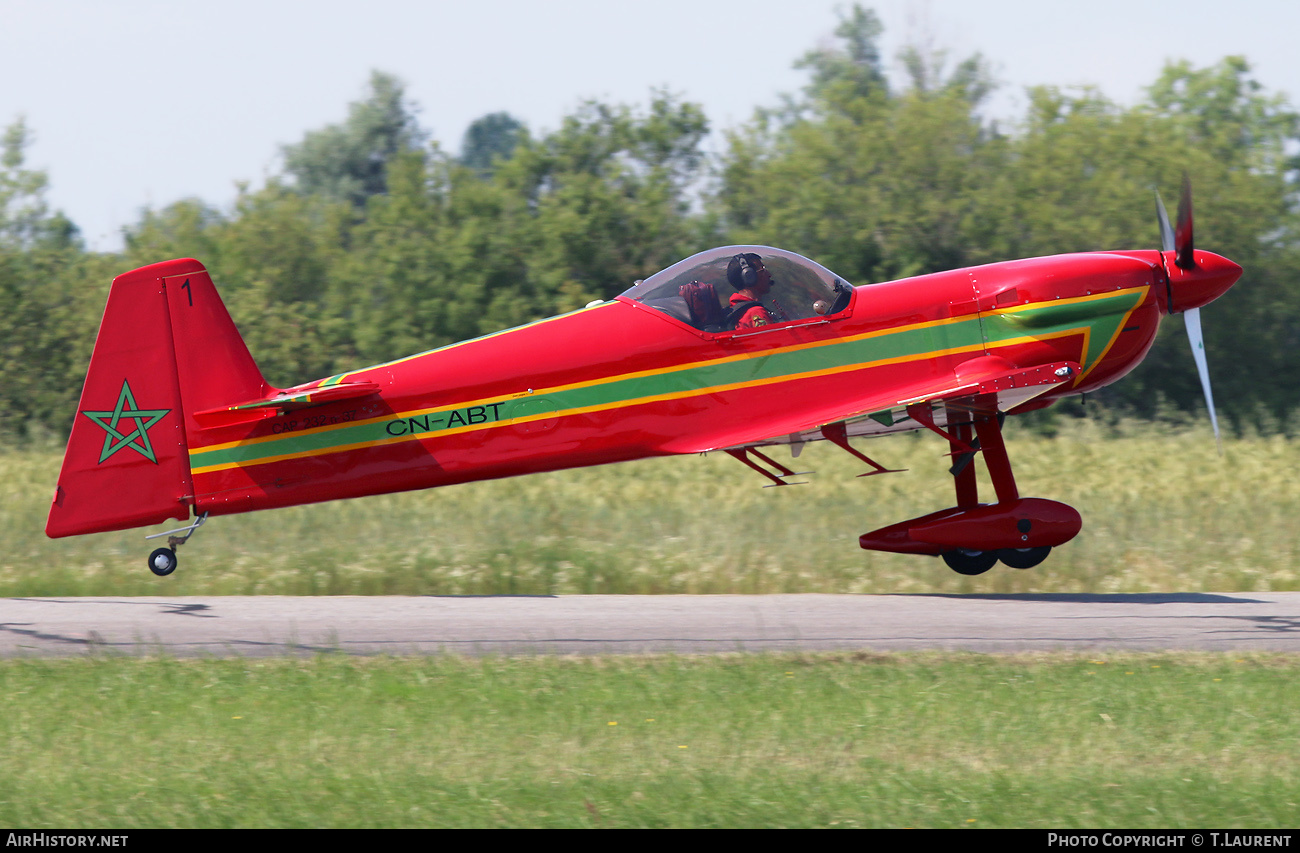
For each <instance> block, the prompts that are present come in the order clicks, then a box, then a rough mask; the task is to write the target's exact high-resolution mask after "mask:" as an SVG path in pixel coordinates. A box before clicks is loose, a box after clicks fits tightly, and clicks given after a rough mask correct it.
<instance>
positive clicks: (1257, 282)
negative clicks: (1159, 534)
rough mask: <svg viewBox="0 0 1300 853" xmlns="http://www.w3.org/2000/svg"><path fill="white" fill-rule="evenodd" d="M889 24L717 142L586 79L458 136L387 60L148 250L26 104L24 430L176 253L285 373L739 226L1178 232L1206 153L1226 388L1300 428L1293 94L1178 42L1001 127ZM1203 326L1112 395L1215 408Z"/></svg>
mask: <svg viewBox="0 0 1300 853" xmlns="http://www.w3.org/2000/svg"><path fill="white" fill-rule="evenodd" d="M880 34H881V27H880V23H879V20H878V19H877V18H876V16H875V14H874V13H873V12H871V11H870V10H868V9H864V8H862V7H860V6H854V7H853V8H852V9H851V10H849V11H848V12H846V13H845V14H844V16H843V18H842V20H841V23H840V26H839V28H838V30H837V31H836V36H837V39H836V41H835V42H834V44H832V45H830V46H825V47H822V48H820V49H817V50H813V51H810V52H809V53H808V54H806V55H805V57H804V58H803V59H802V60H801V61H800V63H799V65H800V67H802V68H804V69H806V70H807V71H808V72H809V82H808V85H807V87H806V88H805V90H804V91H803V92H801V93H798V94H796V95H791V96H787V97H786V98H784V99H783V100H782V102H781V103H779V104H775V105H773V106H771V107H769V108H765V109H760V110H758V111H757V112H756V113H755V115H754V116H753V118H752V119H751V120H750V121H749V122H748V123H746V124H744V125H742V126H740V127H735V128H730V129H726V130H725V131H724V132H723V134H722V144H721V146H720V152H719V153H718V154H716V155H714V156H707V155H706V153H705V149H704V144H705V140H706V137H707V136H708V134H709V131H710V126H709V122H708V119H707V117H706V116H705V115H704V113H703V111H702V110H701V109H700V108H699V107H698V106H696V105H694V104H691V103H689V102H687V101H685V100H683V99H682V98H680V97H679V96H677V95H674V94H672V93H668V92H653V93H651V96H650V98H649V102H648V104H647V105H644V106H628V105H615V104H605V103H598V102H590V103H586V104H583V105H582V106H581V107H580V108H578V109H577V110H576V111H575V112H574V113H573V114H572V115H570V116H567V117H565V118H564V120H563V121H562V122H561V123H560V126H559V127H558V128H556V129H554V130H546V131H539V130H535V129H531V128H528V127H526V126H525V125H524V124H523V123H522V122H520V121H519V120H518V119H516V118H514V117H512V116H510V115H508V114H505V113H489V114H487V115H484V116H483V117H482V118H481V119H479V120H478V121H476V122H474V123H473V125H471V127H470V129H469V130H468V131H467V133H466V134H465V138H464V140H463V141H462V145H461V151H460V153H459V154H458V155H454V154H451V153H449V152H448V151H446V150H444V149H443V148H442V147H441V146H440V145H439V143H438V142H436V141H433V140H431V139H430V138H429V134H428V133H427V132H426V131H424V130H423V129H422V128H421V126H420V124H419V122H418V120H417V108H416V106H415V105H414V104H412V103H411V102H410V101H409V99H408V98H407V97H406V95H405V93H404V90H403V86H402V83H401V81H400V80H398V79H396V78H395V77H393V76H391V75H388V74H384V73H380V72H375V73H374V74H372V76H371V78H370V80H369V83H368V88H367V91H366V93H365V95H364V97H362V98H361V99H360V100H358V101H357V102H356V103H353V104H351V105H350V106H349V107H348V109H347V115H346V117H345V118H344V119H343V120H342V121H341V122H339V123H338V124H334V125H330V126H327V127H324V128H320V129H318V130H313V131H310V132H308V133H307V134H305V135H304V137H303V139H302V140H301V141H299V142H298V143H296V144H292V145H287V146H285V147H284V149H283V151H282V153H283V163H284V166H283V172H282V174H280V175H278V176H275V177H272V178H271V179H270V180H268V181H267V182H266V184H265V185H264V186H262V187H260V188H252V187H245V189H244V190H243V191H242V192H241V194H240V196H239V198H238V200H237V201H236V202H235V204H234V205H233V206H232V207H231V208H230V209H217V208H215V207H213V206H212V205H210V204H207V203H205V202H203V201H202V200H199V199H187V200H183V201H179V202H177V203H175V204H172V205H169V206H167V207H165V208H162V209H160V210H145V211H142V212H141V214H140V216H139V218H138V220H137V221H136V222H135V223H134V224H132V225H131V226H129V227H128V228H127V229H126V247H125V250H124V251H123V252H122V253H121V254H109V253H96V252H91V251H88V250H87V249H86V248H85V247H84V245H83V243H82V242H81V240H80V237H79V235H78V232H77V228H76V226H75V224H74V223H72V222H71V221H69V220H68V219H67V217H65V216H64V215H62V214H61V213H59V212H57V211H51V210H50V209H49V207H48V205H47V204H46V202H45V187H46V176H45V175H44V174H43V173H42V172H40V171H36V170H31V169H27V168H26V167H25V164H24V150H25V148H26V146H27V144H28V142H29V140H30V131H29V129H28V128H27V126H26V125H25V123H24V122H23V120H22V119H21V118H19V119H17V120H15V121H14V122H13V123H11V124H10V125H9V126H8V128H7V129H6V130H5V131H4V134H3V147H2V149H0V375H2V376H3V379H4V381H3V383H0V436H3V438H4V440H6V441H8V442H10V443H13V442H15V441H24V440H27V441H30V440H33V439H37V440H39V439H42V438H45V437H58V436H59V435H61V434H63V433H65V432H66V430H67V429H68V425H69V424H70V422H71V413H72V411H73V409H74V407H75V405H76V400H77V396H78V394H79V392H80V387H81V381H82V377H83V376H84V371H85V366H86V363H87V361H88V358H89V353H90V348H91V346H92V344H93V340H94V334H95V329H96V326H97V323H98V317H99V314H100V311H101V310H102V306H103V304H104V300H105V298H106V296H107V288H108V283H109V281H110V280H111V278H112V276H113V275H115V274H118V273H120V272H123V271H125V270H127V269H130V268H132V267H135V266H140V265H143V264H147V263H153V262H156V261H159V260H163V259H166V258H171V257H184V256H191V257H197V258H199V259H200V260H202V261H203V262H204V263H205V264H206V265H207V266H208V268H209V269H210V270H211V271H212V273H213V276H214V278H215V279H216V281H217V282H218V285H219V286H220V288H221V289H222V293H223V296H224V297H225V299H226V301H227V304H228V306H229V307H230V309H231V312H232V314H233V315H234V317H235V320H236V322H237V323H238V324H239V327H240V329H241V330H242V332H243V333H244V335H245V336H246V337H247V339H248V342H249V346H250V349H251V350H252V352H253V353H254V355H255V357H256V358H257V359H258V361H259V364H260V365H261V366H262V368H263V371H264V372H265V374H266V375H267V378H268V379H269V380H270V381H271V382H273V383H278V384H281V385H290V384H295V383H298V382H302V381H306V380H308V379H312V378H317V377H319V376H323V375H327V374H330V373H333V372H337V371H342V370H347V369H352V368H356V367H360V366H364V365H365V364H370V363H374V362H377V361H382V360H385V359H389V358H393V357H398V356H402V355H407V354H409V353H412V352H416V351H420V350H425V349H430V348H432V347H435V346H438V345H441V344H445V343H449V342H452V341H455V340H459V339H463V338H467V337H471V336H475V335H479V334H482V333H485V332H490V331H494V330H496V329H500V328H503V327H507V326H510V325H515V324H518V323H522V322H526V321H528V320H531V319H534V318H537V317H542V316H547V315H550V314H554V313H559V312H562V311H565V310H569V309H572V308H574V307H577V306H580V305H582V304H584V303H586V302H588V301H590V300H592V299H596V298H609V297H611V296H613V295H615V294H617V293H619V292H621V291H622V290H624V289H626V288H627V287H628V286H630V285H631V283H632V282H633V281H634V280H636V279H638V278H644V277H645V276H647V275H649V274H650V273H652V272H654V271H656V270H657V269H659V268H662V267H664V266H666V265H668V264H670V263H672V262H674V261H676V260H678V259H680V258H682V257H685V256H687V255H689V254H692V253H694V252H696V251H699V250H701V249H704V248H707V247H709V246H712V245H718V244H723V243H729V242H736V243H742V242H744V243H750V242H752V243H763V244H770V245H777V246H781V247H783V248H788V249H791V250H793V251H796V252H800V253H802V254H806V255H808V256H810V257H812V258H815V259H817V260H818V261H820V262H822V263H823V264H825V265H827V266H829V267H830V268H831V269H833V270H835V271H836V272H837V273H839V274H841V275H843V276H845V277H846V278H848V279H849V280H850V281H853V282H854V283H856V284H867V283H870V282H873V281H883V280H888V279H892V278H898V277H901V276H909V275H917V274H921V273H926V272H933V271H936V270H942V269H949V268H953V267H958V266H964V265H969V264H978V263H987V262H992V261H998V260H1004V259H1007V258H1014V257H1023V256H1028V255H1038V254H1053V253H1057V252H1066V251H1087V250H1100V249H1108V248H1144V247H1151V248H1155V247H1156V246H1157V245H1158V232H1157V229H1156V225H1155V216H1154V210H1153V204H1152V196H1153V193H1154V191H1157V190H1160V191H1163V192H1164V195H1165V197H1166V198H1167V199H1169V200H1170V202H1172V200H1173V199H1174V198H1175V197H1176V196H1177V188H1178V185H1179V182H1180V180H1181V176H1182V174H1183V173H1184V172H1187V173H1188V174H1189V175H1190V176H1191V177H1192V180H1193V184H1194V186H1195V193H1196V239H1197V245H1198V246H1201V247H1206V248H1211V249H1213V250H1214V251H1216V252H1219V253H1221V254H1224V255H1226V256H1228V257H1231V258H1233V259H1234V260H1236V261H1238V262H1239V263H1241V264H1242V266H1243V267H1244V268H1245V270H1246V272H1245V275H1244V276H1243V279H1242V281H1241V283H1240V284H1239V285H1238V286H1237V287H1236V288H1235V289H1234V290H1233V292H1232V293H1231V294H1230V295H1229V297H1228V298H1225V299H1223V300H1222V301H1221V302H1219V303H1216V304H1215V305H1214V306H1213V307H1212V308H1211V309H1209V312H1208V314H1207V317H1206V327H1207V328H1206V347H1207V350H1208V351H1209V357H1210V363H1211V366H1212V370H1213V372H1214V374H1215V377H1216V398H1217V400H1218V402H1219V404H1220V406H1221V407H1222V409H1223V414H1224V415H1225V416H1226V418H1227V420H1228V421H1229V422H1230V424H1232V425H1233V426H1234V427H1235V428H1236V429H1238V430H1241V429H1249V430H1252V431H1264V432H1272V431H1279V430H1282V431H1284V429H1285V427H1284V425H1285V423H1286V419H1287V418H1288V416H1289V415H1290V414H1291V412H1292V410H1293V408H1294V406H1295V401H1296V400H1297V399H1300V395H1298V394H1297V392H1298V391H1300V379H1298V378H1297V377H1296V375H1295V372H1294V371H1291V370H1289V369H1288V368H1289V367H1290V366H1291V362H1292V360H1293V359H1292V357H1291V354H1292V353H1293V352H1294V351H1295V349H1296V346H1297V344H1300V297H1298V296H1297V295H1296V292H1295V288H1294V287H1293V286H1292V285H1291V283H1292V282H1293V281H1294V280H1295V279H1296V276H1297V273H1298V272H1300V243H1298V242H1297V210H1298V206H1297V195H1296V177H1297V168H1298V166H1300V162H1298V161H1297V157H1296V154H1295V152H1296V151H1297V150H1298V149H1300V115H1298V114H1297V113H1296V112H1295V111H1294V110H1293V109H1292V107H1291V105H1290V104H1289V103H1288V102H1287V100H1286V99H1285V97H1284V96H1283V95H1281V94H1277V93H1270V92H1267V91H1264V90H1263V89H1262V88H1261V86H1260V85H1259V83H1258V82H1256V81H1255V79H1254V78H1253V76H1252V74H1251V69H1250V65H1249V63H1248V62H1247V61H1246V59H1244V58H1241V57H1231V58H1228V59H1225V60H1223V61H1222V62H1220V63H1218V64H1217V65H1214V66H1211V67H1208V68H1196V67H1193V66H1191V65H1189V64H1188V63H1186V62H1173V63H1170V64H1169V65H1167V66H1166V68H1165V69H1164V70H1163V72H1162V73H1161V74H1160V76H1159V78H1158V79H1156V80H1155V81H1153V83H1152V85H1151V86H1150V87H1149V89H1148V90H1147V93H1146V96H1145V97H1144V98H1143V100H1142V101H1141V102H1139V103H1137V104H1134V105H1132V106H1128V107H1124V106H1120V105H1118V104H1115V103H1113V102H1111V101H1109V100H1108V99H1106V98H1105V97H1104V96H1103V95H1102V94H1101V93H1100V92H1097V91H1095V90H1088V89H1083V90H1077V91H1061V90H1059V89H1056V88H1052V87H1041V88H1036V89H1033V90H1031V96H1030V106H1029V107H1028V109H1027V112H1026V114H1025V115H1024V116H1023V117H1021V118H1020V119H1019V120H1018V121H1017V122H1015V123H1014V124H1013V125H1011V126H1001V125H999V124H998V123H996V122H993V121H990V120H988V119H986V118H985V117H984V116H983V114H982V112H981V109H982V105H983V103H984V100H985V98H986V96H987V95H988V93H989V92H990V91H991V90H992V88H993V82H992V79H991V77H990V75H989V72H988V70H987V69H988V64H987V63H986V62H985V60H984V59H983V58H982V57H979V56H973V57H968V58H965V59H963V60H960V61H956V62H950V61H948V57H947V56H945V55H944V54H943V53H941V52H936V51H933V50H929V49H925V48H922V47H911V48H908V49H907V50H905V51H904V53H903V56H902V57H901V59H902V60H903V62H902V66H903V68H904V73H903V74H902V79H891V77H890V76H889V75H888V74H887V73H886V70H885V61H884V58H883V57H882V56H881V54H880V51H879V48H878V42H879V37H880ZM1180 325H1181V322H1180V321H1179V320H1176V319H1175V320H1173V321H1172V322H1170V323H1167V324H1166V325H1165V328H1164V330H1163V331H1162V336H1161V340H1160V341H1158V342H1157V345H1156V347H1155V349H1154V350H1153V351H1152V354H1151V356H1150V357H1149V358H1148V359H1147V361H1146V362H1145V363H1144V364H1143V365H1142V366H1141V367H1139V368H1138V369H1137V370H1136V371H1135V372H1134V374H1133V375H1132V376H1130V377H1129V378H1127V379H1126V380H1125V381H1124V382H1121V383H1119V384H1117V385H1116V386H1115V387H1114V388H1112V389H1107V390H1106V392H1105V393H1104V394H1102V395H1099V396H1100V397H1101V399H1100V400H1099V402H1100V403H1101V404H1102V410H1103V411H1104V412H1106V413H1108V414H1109V415H1111V416H1113V417H1118V416H1120V415H1138V416H1140V417H1144V418H1153V419H1160V420H1169V419H1181V418H1185V417H1186V416H1187V414H1188V413H1191V412H1195V411H1197V410H1198V409H1199V408H1200V407H1201V406H1203V403H1202V402H1201V398H1200V389H1199V384H1198V382H1197V380H1196V376H1195V370H1194V367H1193V366H1192V363H1191V359H1190V358H1188V357H1187V353H1186V344H1185V342H1184V341H1183V339H1182V335H1181V330H1180V329H1179V326H1180ZM1089 405H1090V406H1091V405H1092V404H1091V402H1090V403H1089ZM1057 408H1059V409H1063V410H1064V412H1065V413H1067V414H1068V413H1071V412H1073V413H1076V414H1077V413H1078V411H1079V409H1078V406H1077V405H1075V406H1073V407H1071V406H1069V405H1061V406H1058V407H1057ZM1060 415H1061V413H1060V412H1057V413H1055V415H1053V414H1052V413H1050V412H1049V413H1047V417H1046V418H1044V420H1047V421H1050V420H1051V419H1052V417H1053V416H1055V417H1059V416H1060Z"/></svg>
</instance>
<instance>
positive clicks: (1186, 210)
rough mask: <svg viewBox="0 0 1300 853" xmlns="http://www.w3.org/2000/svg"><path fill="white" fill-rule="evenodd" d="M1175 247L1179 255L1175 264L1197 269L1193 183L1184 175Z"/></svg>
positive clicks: (1186, 268)
mask: <svg viewBox="0 0 1300 853" xmlns="http://www.w3.org/2000/svg"><path fill="white" fill-rule="evenodd" d="M1174 247H1175V251H1177V252H1178V254H1177V255H1176V256H1175V257H1174V263H1175V264H1177V266H1178V268H1179V269H1184V270H1191V269H1196V261H1195V260H1194V259H1193V258H1192V181H1191V179H1190V178H1188V177H1187V175H1183V195H1182V198H1180V199H1178V228H1177V230H1175V231H1174Z"/></svg>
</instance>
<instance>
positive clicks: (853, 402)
mask: <svg viewBox="0 0 1300 853" xmlns="http://www.w3.org/2000/svg"><path fill="white" fill-rule="evenodd" d="M1078 374H1079V365H1078V364H1077V363H1075V362H1072V361H1058V362H1052V363H1051V364H1043V365H1039V366H1036V367H1028V368H1019V367H1015V366H1014V365H1012V364H1011V363H1010V362H1008V361H1006V360H1005V359H1002V358H999V357H997V356H982V357H980V358H974V359H971V360H970V361H967V362H964V363H963V364H961V365H959V366H958V368H957V370H956V371H955V372H954V373H952V374H949V375H948V376H947V377H937V378H935V377H930V378H927V379H926V380H922V381H917V382H914V383H909V384H906V385H901V386H894V387H891V388H875V389H869V390H865V391H864V392H863V393H861V394H860V395H858V396H856V397H847V398H846V397H841V396H838V395H837V397H836V399H834V400H828V401H826V402H825V403H818V404H814V405H813V406H800V407H798V408H795V409H793V410H791V411H790V412H788V413H784V414H782V415H780V416H776V417H768V418H764V419H761V420H758V421H755V422H751V423H747V424H744V425H741V426H730V427H724V428H720V429H718V430H715V431H712V432H709V433H706V434H703V435H701V434H699V433H695V434H692V435H689V436H682V437H681V438H680V439H678V440H676V441H673V442H670V443H669V445H668V446H667V447H666V448H665V449H667V450H669V451H670V452H673V453H702V452H704V451H707V450H722V449H726V448H738V447H747V446H755V445H771V444H802V443H803V442H806V441H818V440H820V439H824V438H825V436H824V435H822V433H821V428H822V427H823V426H826V425H828V424H832V423H839V422H844V423H845V426H846V429H847V434H848V435H851V436H853V435H883V434H885V433H891V432H904V431H908V430H914V429H921V428H923V427H924V426H925V425H924V424H922V423H920V422H919V421H917V420H916V419H915V418H913V417H912V416H911V415H910V414H908V411H907V410H908V408H909V407H914V406H925V407H927V408H928V409H934V407H935V406H936V405H938V409H937V410H934V411H933V415H932V419H933V421H934V423H935V424H936V425H938V426H945V425H946V423H947V412H948V410H949V409H950V408H952V409H955V410H963V409H965V410H980V411H982V410H989V411H990V412H992V411H1000V412H1005V411H1008V410H1010V409H1013V408H1015V407H1016V406H1020V405H1023V404H1024V403H1027V402H1029V401H1030V400H1032V399H1034V398H1035V397H1038V396H1039V395H1041V394H1045V393H1047V392H1048V391H1051V390H1052V389H1053V388H1056V387H1058V386H1060V385H1062V384H1063V383H1066V382H1069V381H1071V380H1072V379H1073V378H1074V377H1075V376H1078Z"/></svg>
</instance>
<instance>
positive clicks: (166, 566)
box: [149, 548, 176, 578]
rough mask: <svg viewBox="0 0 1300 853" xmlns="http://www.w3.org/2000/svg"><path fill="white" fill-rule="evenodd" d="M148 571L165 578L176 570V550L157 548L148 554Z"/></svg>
mask: <svg viewBox="0 0 1300 853" xmlns="http://www.w3.org/2000/svg"><path fill="white" fill-rule="evenodd" d="M149 571H151V572H153V573H154V574H155V575H157V576H158V577H160V578H165V577H167V576H168V575H170V574H171V573H172V572H174V571H176V552H175V551H173V550H172V549H171V548H159V549H158V550H156V551H154V552H153V553H152V554H150V555H149Z"/></svg>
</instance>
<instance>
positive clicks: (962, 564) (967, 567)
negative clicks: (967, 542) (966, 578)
mask: <svg viewBox="0 0 1300 853" xmlns="http://www.w3.org/2000/svg"><path fill="white" fill-rule="evenodd" d="M943 561H944V562H945V563H947V564H948V568H950V569H952V570H953V571H954V572H956V573H957V574H959V575H982V574H984V573H985V572H987V571H988V570H989V569H991V568H993V564H994V563H996V562H997V561H998V552H997V551H971V550H969V549H967V548H959V549H957V550H956V551H944V552H943Z"/></svg>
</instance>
